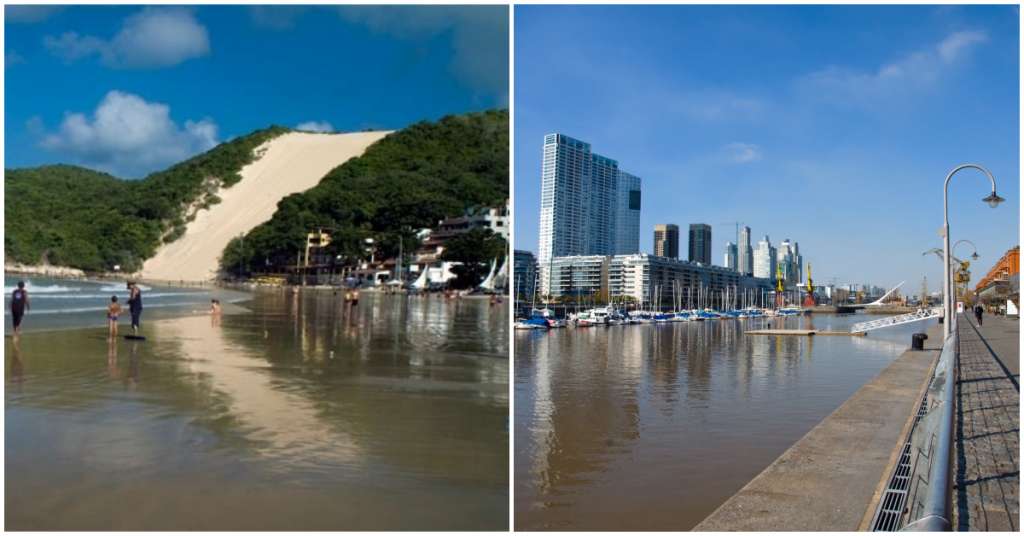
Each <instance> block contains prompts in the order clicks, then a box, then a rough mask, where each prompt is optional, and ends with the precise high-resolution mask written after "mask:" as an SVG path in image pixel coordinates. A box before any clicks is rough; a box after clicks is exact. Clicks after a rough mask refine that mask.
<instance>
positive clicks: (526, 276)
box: [512, 249, 537, 302]
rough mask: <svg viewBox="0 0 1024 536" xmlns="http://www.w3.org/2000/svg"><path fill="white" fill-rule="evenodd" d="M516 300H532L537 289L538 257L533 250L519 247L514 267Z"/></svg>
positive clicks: (513, 276) (513, 282) (513, 279)
mask: <svg viewBox="0 0 1024 536" xmlns="http://www.w3.org/2000/svg"><path fill="white" fill-rule="evenodd" d="M512 284H513V285H515V291H514V292H515V298H516V301H526V302H529V301H532V300H533V296H534V294H535V293H536V291H537V258H536V257H534V255H533V252H530V251H526V250H522V249H517V250H515V257H514V260H513V268H512Z"/></svg>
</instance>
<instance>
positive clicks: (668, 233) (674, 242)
mask: <svg viewBox="0 0 1024 536" xmlns="http://www.w3.org/2000/svg"><path fill="white" fill-rule="evenodd" d="M654 254H655V255H656V256H658V257H668V258H670V259H678V258H679V226H678V225H676V224H674V223H659V224H657V225H655V226H654Z"/></svg>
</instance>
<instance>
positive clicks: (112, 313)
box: [107, 296, 121, 338]
mask: <svg viewBox="0 0 1024 536" xmlns="http://www.w3.org/2000/svg"><path fill="white" fill-rule="evenodd" d="M120 314H121V304H120V303H117V296H111V297H110V305H108V306H107V320H108V322H107V324H108V325H109V329H110V338H114V337H117V317H118V315H120Z"/></svg>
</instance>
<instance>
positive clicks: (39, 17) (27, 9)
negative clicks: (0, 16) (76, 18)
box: [4, 5, 63, 24]
mask: <svg viewBox="0 0 1024 536" xmlns="http://www.w3.org/2000/svg"><path fill="white" fill-rule="evenodd" d="M61 9H63V8H62V7H61V6H47V5H15V6H5V7H4V22H12V23H16V24H33V23H36V22H42V21H44V20H46V19H48V18H50V16H51V15H53V14H54V13H57V12H58V11H60V10H61Z"/></svg>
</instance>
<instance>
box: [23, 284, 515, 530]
mask: <svg viewBox="0 0 1024 536" xmlns="http://www.w3.org/2000/svg"><path fill="white" fill-rule="evenodd" d="M333 298H334V297H333V296H332V295H330V293H324V292H320V293H317V292H302V293H300V294H297V295H295V296H291V295H287V294H284V293H281V294H277V293H269V294H265V295H259V296H257V299H255V300H254V301H253V302H251V303H250V304H248V306H249V307H250V309H251V310H249V311H244V312H241V313H238V314H225V315H224V316H223V317H222V318H220V319H214V318H210V317H207V316H205V315H204V316H194V317H187V318H177V319H167V320H161V321H160V322H150V323H148V324H147V325H146V326H145V329H146V330H147V331H146V335H147V336H148V340H147V341H145V342H131V341H124V340H118V339H115V340H113V341H110V340H108V339H107V338H106V337H105V332H104V333H101V331H100V330H70V331H62V332H52V333H46V334H30V335H26V336H24V337H23V338H22V339H23V340H22V341H21V342H20V345H18V348H15V346H16V345H15V344H14V343H12V342H8V344H7V356H8V357H7V359H9V360H10V362H9V370H10V381H11V382H14V381H19V380H16V378H25V380H24V382H23V383H22V384H21V385H23V386H24V388H22V389H20V390H14V389H8V390H7V393H6V410H5V415H6V422H7V427H6V435H5V445H6V452H7V455H6V460H5V464H6V470H7V486H8V490H11V489H17V490H18V493H17V494H14V493H8V494H7V499H6V512H7V514H6V516H7V518H6V521H7V526H8V527H9V528H21V529H79V530H101V529H108V530H118V529H122V530H128V529H132V530H146V529H150V530H152V529H163V530H170V529H181V530H195V529H208V530H218V529H220V530H223V529H236V530H261V529H262V530H266V529H277V530H284V529H293V530H308V529H316V530H346V529H412V528H416V529H421V530H422V529H451V530H456V529H491V530H501V529H504V528H506V527H507V520H508V517H507V516H508V430H507V423H508V419H507V412H508V394H507V378H508V376H507V374H508V359H507V352H508V343H507V324H508V316H507V310H505V309H500V310H499V309H493V308H488V307H487V304H486V302H482V303H477V302H475V301H472V300H466V301H464V302H463V303H446V302H444V301H441V300H436V299H434V300H430V299H412V298H406V297H404V296H403V297H387V296H376V297H375V296H369V295H366V294H364V296H363V297H362V299H361V300H360V303H359V305H358V306H356V307H353V308H352V309H350V310H348V309H346V308H344V307H343V306H342V305H341V304H340V303H339V301H338V300H335V299H333ZM124 504H132V505H133V506H132V508H130V509H124V508H123V507H122V506H123V505H124Z"/></svg>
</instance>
